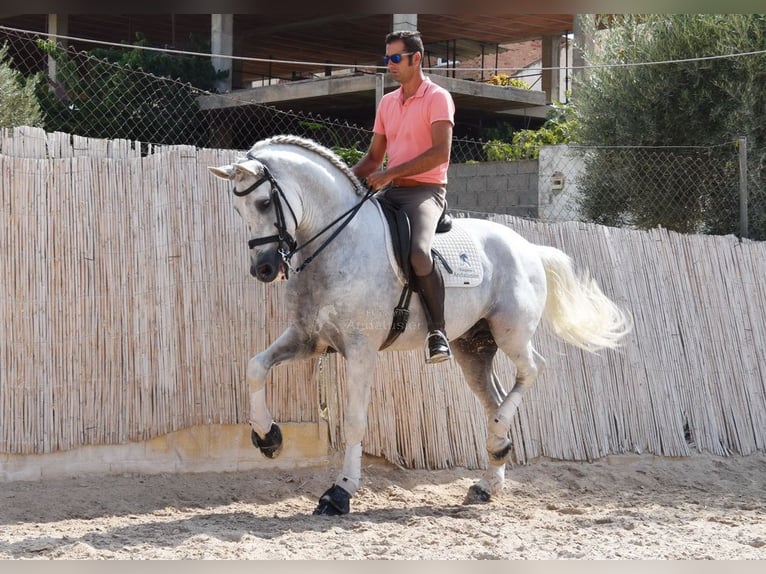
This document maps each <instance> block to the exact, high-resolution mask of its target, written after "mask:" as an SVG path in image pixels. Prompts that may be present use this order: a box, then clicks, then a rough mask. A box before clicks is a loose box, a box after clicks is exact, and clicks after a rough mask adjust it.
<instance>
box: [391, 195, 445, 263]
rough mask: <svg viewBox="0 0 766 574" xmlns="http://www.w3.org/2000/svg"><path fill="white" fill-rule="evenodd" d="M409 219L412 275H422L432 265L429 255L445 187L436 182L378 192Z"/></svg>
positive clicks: (443, 199)
mask: <svg viewBox="0 0 766 574" xmlns="http://www.w3.org/2000/svg"><path fill="white" fill-rule="evenodd" d="M380 193H381V194H383V195H384V196H385V197H386V199H388V200H390V201H391V202H392V203H394V204H396V205H397V206H399V207H400V208H401V209H402V210H403V211H404V212H405V213H406V214H407V216H408V217H409V218H410V230H411V235H412V239H411V247H410V265H411V266H412V271H413V272H414V273H415V275H420V276H425V275H428V274H429V273H431V270H432V269H433V266H434V261H433V258H432V257H431V247H432V246H433V241H434V234H435V233H436V224H437V223H439V218H440V217H441V215H442V211H444V206H445V205H446V194H447V190H446V188H444V187H442V186H440V185H436V184H423V185H419V186H417V187H388V188H386V189H384V190H383V191H381V192H380Z"/></svg>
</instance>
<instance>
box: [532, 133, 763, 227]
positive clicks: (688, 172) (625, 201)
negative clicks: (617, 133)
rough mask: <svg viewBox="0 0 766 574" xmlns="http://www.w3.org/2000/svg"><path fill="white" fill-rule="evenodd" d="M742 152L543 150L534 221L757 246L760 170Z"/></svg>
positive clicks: (740, 142)
mask: <svg viewBox="0 0 766 574" xmlns="http://www.w3.org/2000/svg"><path fill="white" fill-rule="evenodd" d="M746 145H747V142H746V140H744V139H737V140H735V141H731V142H727V143H725V144H722V145H718V146H704V147H702V146H693V147H692V146H689V147H666V148H662V147H594V146H573V145H569V146H555V147H551V148H548V149H544V150H543V151H541V154H540V166H539V173H540V179H539V181H540V187H541V189H540V203H541V205H540V218H541V219H543V220H546V221H567V220H578V221H589V222H595V223H601V224H604V225H609V226H613V227H630V228H634V229H652V228H656V227H663V228H666V229H670V230H673V231H678V232H681V233H703V234H711V235H725V234H730V233H732V234H735V235H739V236H744V237H749V238H751V239H758V240H764V239H766V194H765V193H764V184H763V181H762V179H761V177H762V176H761V173H762V170H760V169H758V165H757V162H758V159H757V157H755V158H754V159H753V161H752V164H751V165H748V160H747V157H746V151H747V148H746ZM756 155H757V154H756ZM745 184H746V185H745Z"/></svg>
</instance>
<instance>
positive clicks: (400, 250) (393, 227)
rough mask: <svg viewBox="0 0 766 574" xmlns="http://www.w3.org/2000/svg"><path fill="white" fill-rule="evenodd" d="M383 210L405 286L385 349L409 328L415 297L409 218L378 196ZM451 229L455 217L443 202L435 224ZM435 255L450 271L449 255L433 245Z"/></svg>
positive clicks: (438, 229)
mask: <svg viewBox="0 0 766 574" xmlns="http://www.w3.org/2000/svg"><path fill="white" fill-rule="evenodd" d="M376 200H377V201H378V203H379V204H380V207H381V208H382V210H383V214H384V215H385V217H386V222H387V223H388V228H389V230H390V231H391V242H392V244H393V249H394V255H395V256H396V262H397V264H398V265H399V268H400V269H401V271H402V275H404V287H403V288H402V294H401V295H400V296H399V303H398V304H397V305H396V307H394V317H393V320H392V321H391V328H390V329H389V331H388V337H386V340H385V341H384V342H383V345H381V347H380V350H381V351H382V350H383V349H385V348H386V347H389V346H390V345H391V344H392V343H393V342H394V341H396V339H397V338H398V337H399V335H401V334H402V333H404V330H405V329H406V328H407V321H408V320H409V318H410V310H409V306H410V299H411V298H412V268H411V267H410V240H411V234H410V219H409V217H407V214H406V213H405V212H404V211H402V210H401V209H399V208H398V207H397V206H396V205H394V204H393V203H392V202H391V201H389V200H388V199H386V198H385V196H384V197H378V198H376ZM451 229H452V218H451V217H450V215H449V214H448V213H447V206H446V205H445V206H444V210H443V211H442V214H441V217H440V218H439V223H438V224H437V225H436V233H447V232H448V231H450V230H451ZM431 253H432V255H433V256H434V259H438V260H439V261H441V262H442V264H443V265H444V268H445V269H446V271H447V272H448V273H452V269H451V268H450V266H449V265H448V264H447V261H446V259H445V258H444V257H443V256H442V254H441V253H439V252H438V251H437V250H436V249H431Z"/></svg>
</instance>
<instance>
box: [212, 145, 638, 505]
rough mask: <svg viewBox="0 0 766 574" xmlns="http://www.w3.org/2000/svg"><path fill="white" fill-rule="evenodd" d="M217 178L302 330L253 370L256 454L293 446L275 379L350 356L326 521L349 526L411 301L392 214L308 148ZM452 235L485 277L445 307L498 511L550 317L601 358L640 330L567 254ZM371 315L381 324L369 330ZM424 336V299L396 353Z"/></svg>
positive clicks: (485, 484)
mask: <svg viewBox="0 0 766 574" xmlns="http://www.w3.org/2000/svg"><path fill="white" fill-rule="evenodd" d="M209 170H210V171H211V172H212V173H213V174H214V175H215V176H217V177H219V178H223V179H225V180H227V181H230V182H232V183H233V193H234V199H233V202H234V207H235V209H236V210H237V212H238V213H239V215H240V216H241V217H242V219H243V220H244V223H245V224H246V225H247V228H248V231H249V233H250V235H251V237H252V239H250V241H249V247H250V256H251V268H250V272H251V274H252V275H253V276H255V277H256V278H257V279H259V280H260V281H264V282H271V281H274V280H275V279H277V278H282V279H285V278H286V280H287V285H286V288H287V297H286V299H287V305H288V313H289V317H290V326H289V327H288V328H287V329H286V330H285V331H284V332H283V333H282V334H281V335H280V336H279V337H278V338H277V339H276V340H275V341H274V342H273V343H272V344H271V345H269V346H268V348H266V349H265V350H263V351H261V352H259V353H257V354H256V355H255V356H253V357H252V358H251V359H250V361H249V362H248V365H247V383H248V385H249V390H250V393H249V396H250V411H249V419H248V420H249V423H250V425H251V427H252V431H251V434H252V439H253V443H254V444H255V445H256V446H257V447H258V448H260V449H261V451H262V452H263V454H264V455H266V456H268V457H275V456H277V455H278V454H279V451H280V449H281V446H282V434H281V431H280V429H279V426H278V425H277V424H276V423H275V422H274V420H273V418H272V415H271V413H270V411H269V408H268V406H267V404H266V393H265V384H266V379H267V376H268V374H269V372H270V370H271V369H272V367H274V366H276V365H278V364H281V363H284V362H286V361H296V360H302V359H309V358H312V357H318V356H320V355H321V354H322V353H324V352H326V351H327V350H328V349H331V350H334V351H336V352H338V353H339V354H340V355H341V356H342V357H343V358H344V359H345V361H346V368H347V379H348V385H347V387H348V390H347V396H346V397H345V401H346V406H345V412H346V416H345V420H344V427H343V438H344V443H345V444H344V448H345V453H344V460H343V468H342V469H341V471H340V473H339V474H338V475H337V478H336V480H335V481H334V483H333V484H332V485H331V487H330V488H329V489H328V490H327V491H326V492H325V493H324V494H323V495H322V496H321V497H320V499H319V503H318V505H317V507H316V509H315V511H314V513H315V514H328V515H338V514H346V513H348V512H349V511H350V500H351V498H352V496H353V495H354V494H355V493H356V491H357V489H358V488H359V485H360V481H361V478H362V477H361V460H362V438H363V436H364V433H365V428H366V425H367V409H368V404H369V401H370V389H371V385H372V380H373V377H372V373H373V369H374V367H375V360H376V353H378V352H379V351H380V350H381V347H382V346H383V343H384V341H386V339H387V337H388V335H389V332H390V328H391V313H392V310H393V307H394V306H395V304H396V302H397V300H398V299H399V297H400V294H401V292H402V281H403V279H402V276H401V274H399V273H398V272H397V269H396V266H395V265H392V256H391V251H392V249H391V244H392V238H391V233H390V231H389V227H388V224H387V223H386V220H385V217H384V216H383V215H382V210H381V206H380V204H379V202H378V201H377V198H376V197H375V196H373V195H372V194H371V192H370V191H369V190H367V189H366V188H365V187H364V186H363V185H362V184H361V182H360V181H359V180H358V179H357V178H356V177H355V176H354V174H353V173H352V172H351V171H350V169H349V168H348V166H347V165H346V164H345V163H344V162H343V161H342V160H341V159H340V158H339V157H338V156H337V155H336V154H335V153H333V152H332V151H331V150H329V149H327V148H325V147H323V146H321V145H319V144H318V143H316V142H314V141H312V140H309V139H305V138H300V137H297V136H290V135H281V136H275V137H272V138H268V139H265V140H262V141H260V142H258V143H256V144H255V145H254V146H253V147H252V148H251V149H250V150H249V151H248V152H247V155H246V157H242V158H238V159H236V160H235V161H234V162H233V163H232V164H229V165H223V166H219V167H210V168H209ZM453 234H454V235H455V236H458V235H461V234H462V236H466V237H469V238H470V242H471V243H472V244H473V245H474V246H475V250H476V256H475V257H476V264H475V267H476V269H474V271H475V272H476V274H475V277H474V278H476V277H480V281H478V282H477V284H476V285H474V286H472V287H470V288H459V287H454V286H450V285H447V287H446V295H445V309H446V320H447V325H446V331H447V336H448V338H449V339H450V341H451V345H452V347H453V354H454V358H455V360H456V361H457V363H458V364H459V366H460V368H461V370H462V372H463V374H464V376H465V379H466V381H467V383H468V384H469V386H470V388H471V389H472V391H473V392H474V393H475V394H476V395H477V396H478V398H479V399H480V401H481V402H482V404H483V406H484V408H485V412H486V415H487V419H488V427H487V431H488V432H487V437H488V438H487V444H486V448H487V452H488V461H489V464H488V467H487V469H486V471H484V473H483V475H482V477H481V478H480V479H479V480H478V481H477V482H476V483H475V484H473V485H472V486H471V487H470V489H469V492H468V494H467V497H466V500H467V501H468V502H486V501H489V500H490V499H491V497H492V496H493V495H495V494H497V493H498V492H500V490H501V489H502V488H503V484H504V481H505V466H506V462H507V460H508V458H509V456H510V454H511V446H512V445H511V439H510V432H509V431H510V427H511V422H512V420H513V418H514V416H515V414H516V412H517V410H518V408H519V405H520V404H521V400H522V396H523V395H524V393H525V391H526V389H528V388H529V387H530V385H531V384H532V383H533V381H534V380H535V378H536V377H537V376H538V375H539V373H540V371H541V369H542V368H543V366H544V364H545V361H544V359H543V358H542V357H541V356H540V355H539V354H538V353H537V351H535V349H534V348H533V346H532V343H531V339H532V336H533V334H534V333H535V330H536V329H537V327H538V325H539V323H540V321H541V319H543V318H545V319H546V320H547V321H548V322H549V324H550V325H551V326H552V327H553V330H554V332H555V333H556V334H557V335H558V336H560V337H561V338H562V339H564V340H565V341H567V342H568V343H570V344H572V345H574V346H576V347H578V348H581V349H584V350H587V351H590V352H597V351H599V350H601V349H606V348H615V347H617V346H619V343H620V340H621V339H622V338H623V337H624V336H625V335H626V334H627V333H628V332H630V330H631V328H632V319H631V316H630V314H629V313H628V312H626V311H625V310H623V309H621V308H620V307H619V306H617V305H616V304H615V303H614V302H613V301H611V300H610V299H609V298H608V297H607V296H605V295H604V293H603V292H602V291H601V289H600V288H599V286H598V284H597V283H596V281H595V280H594V279H592V278H591V277H589V276H588V274H587V273H579V274H578V273H576V272H575V270H574V268H573V264H572V261H571V259H570V257H569V256H568V255H567V254H565V253H564V252H563V251H561V250H559V249H556V248H554V247H548V246H542V245H535V244H532V243H530V242H529V241H527V240H526V239H524V238H523V237H521V236H520V235H519V234H518V233H516V232H515V231H513V230H512V229H510V228H509V227H508V226H505V225H502V224H500V223H495V222H491V221H486V220H482V219H473V218H465V219H463V218H459V219H455V220H454V222H453V230H452V231H450V232H449V233H447V234H446V235H445V238H444V241H447V242H449V241H450V236H451V235H453ZM371 316H372V317H378V318H380V320H379V321H370V317H371ZM425 337H426V321H425V316H424V312H423V309H422V306H421V304H420V301H419V300H418V298H417V297H415V298H413V299H412V301H411V305H410V322H409V324H408V327H407V328H406V329H405V330H404V332H402V333H401V334H400V335H399V336H398V338H396V340H395V341H394V342H393V344H391V345H390V346H388V347H387V348H386V350H385V352H388V351H400V350H411V349H415V348H419V347H421V346H422V345H423V342H424V339H425ZM498 349H500V350H502V351H503V352H504V353H506V354H507V355H508V357H509V358H510V359H511V360H512V361H513V363H514V365H515V366H516V380H515V382H514V385H513V387H512V388H511V390H510V392H507V393H506V392H505V391H504V390H503V387H502V385H501V384H500V383H499V381H497V378H496V376H495V375H494V374H493V369H492V362H493V358H494V356H495V354H496V352H497V350H498ZM428 368H438V367H428Z"/></svg>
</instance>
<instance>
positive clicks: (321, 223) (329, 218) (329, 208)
mask: <svg viewBox="0 0 766 574" xmlns="http://www.w3.org/2000/svg"><path fill="white" fill-rule="evenodd" d="M338 181H339V182H340V183H339V184H337V185H332V184H329V183H328V184H324V183H323V180H322V179H312V178H311V177H309V178H307V180H306V181H305V182H304V183H303V184H302V185H301V191H302V202H303V210H304V215H303V221H301V223H300V226H299V229H298V230H297V234H298V238H299V239H302V240H304V241H305V240H308V239H310V238H311V237H313V236H314V235H316V234H317V233H320V232H322V231H323V230H324V229H325V228H326V227H327V226H328V225H330V224H331V223H332V222H333V221H335V220H336V219H338V218H339V217H341V216H343V214H344V213H347V212H350V211H351V210H353V209H354V207H355V206H357V205H358V204H359V203H360V202H361V201H362V197H361V196H359V195H357V194H356V193H355V192H354V190H353V187H352V184H351V182H350V181H349V182H348V183H346V181H345V180H343V176H339V177H338ZM349 215H350V213H349ZM356 217H357V216H355V217H354V218H355V219H356ZM345 219H346V217H343V218H342V219H341V220H340V221H339V222H338V223H337V224H336V226H337V225H340V224H342V222H343V221H344V220H345ZM332 229H335V226H333V228H332ZM332 229H331V230H329V231H328V232H327V234H329V233H332ZM327 234H325V235H323V237H325V236H326V235H327Z"/></svg>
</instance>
